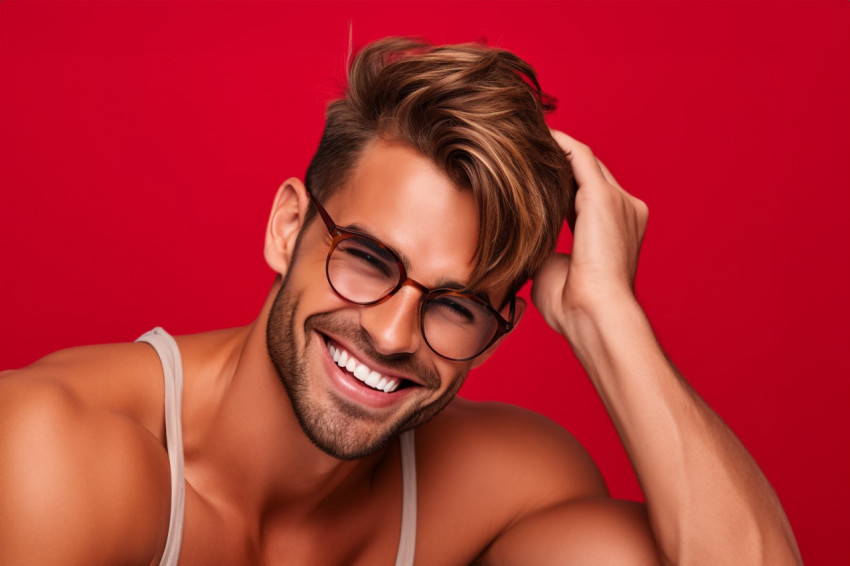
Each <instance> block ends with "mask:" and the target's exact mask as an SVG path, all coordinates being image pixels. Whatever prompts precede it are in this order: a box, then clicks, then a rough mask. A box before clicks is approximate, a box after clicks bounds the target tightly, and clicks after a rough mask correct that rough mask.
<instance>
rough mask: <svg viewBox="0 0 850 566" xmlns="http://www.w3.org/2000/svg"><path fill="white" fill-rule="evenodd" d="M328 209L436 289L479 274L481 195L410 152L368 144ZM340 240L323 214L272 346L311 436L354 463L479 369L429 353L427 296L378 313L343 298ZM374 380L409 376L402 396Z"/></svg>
mask: <svg viewBox="0 0 850 566" xmlns="http://www.w3.org/2000/svg"><path fill="white" fill-rule="evenodd" d="M324 205H325V208H326V209H327V211H328V213H329V214H330V216H331V217H332V218H333V220H334V222H335V223H336V224H337V225H338V226H340V227H343V228H349V229H353V230H356V231H358V232H361V233H365V234H368V235H370V236H372V237H374V238H376V239H378V240H380V241H381V242H383V243H384V244H387V245H389V246H390V247H391V248H392V249H393V250H394V251H395V252H396V253H397V254H398V256H399V257H400V258H402V260H403V261H404V262H405V263H406V268H407V272H408V275H409V276H410V277H411V278H413V279H415V280H417V281H419V282H420V283H422V284H424V285H426V286H428V287H429V288H434V287H443V286H447V285H449V286H450V285H451V284H453V283H460V284H463V283H465V282H466V281H467V280H468V277H469V275H470V274H471V272H472V258H473V255H474V252H475V246H476V243H477V236H478V220H477V211H476V207H475V203H474V201H473V199H472V197H471V195H469V194H468V193H467V192H461V191H459V190H458V189H456V188H455V187H454V186H453V185H452V184H451V183H450V182H449V181H448V179H446V178H445V176H444V175H443V174H442V173H441V172H440V171H439V170H438V169H437V168H436V167H435V166H434V165H433V164H432V163H431V162H430V161H429V160H428V159H427V158H425V157H423V156H421V155H419V154H418V153H417V152H416V151H415V150H413V149H410V148H409V147H407V146H405V145H401V144H390V143H387V142H375V143H373V144H371V145H369V146H367V148H366V149H365V151H364V153H363V155H362V157H361V159H360V161H359V163H358V165H357V167H356V168H355V170H354V171H353V174H352V176H351V179H350V181H349V183H348V184H347V186H346V187H344V188H342V189H340V190H339V191H337V192H336V193H335V194H334V195H333V196H331V197H330V198H329V199H327V201H326V202H325V203H324ZM330 241H331V237H330V235H329V234H328V231H327V229H326V228H325V226H324V224H323V223H322V222H321V221H320V220H319V219H318V218H317V219H316V221H313V222H311V223H310V224H309V225H308V226H307V227H306V228H305V229H304V232H303V234H302V235H301V238H300V240H299V244H298V245H299V247H298V252H297V254H296V258H295V259H294V261H293V264H292V265H291V267H290V269H289V271H288V272H287V273H286V277H285V280H284V283H283V285H282V287H281V289H280V291H279V293H278V295H277V297H276V299H275V301H274V305H273V307H272V310H271V314H270V318H269V326H268V345H269V352H270V355H271V358H272V361H273V362H274V364H275V367H276V368H277V371H278V374H279V375H280V378H281V381H282V382H283V384H284V385H285V387H286V389H287V391H288V393H289V396H290V399H291V401H292V405H293V408H294V411H295V414H296V416H297V417H298V419H299V422H300V423H301V426H302V428H303V429H304V431H305V433H306V434H307V435H308V437H309V438H310V439H311V440H312V441H313V442H314V443H315V444H316V445H317V446H319V447H320V448H321V449H322V450H324V451H325V452H327V453H329V454H331V455H333V456H335V457H337V458H341V459H353V458H359V457H362V456H365V455H366V454H369V453H371V452H374V451H375V450H377V449H379V448H380V447H381V446H383V445H384V444H385V443H386V441H387V440H388V439H389V438H391V437H392V436H394V435H396V434H398V433H399V432H401V431H403V430H407V429H410V428H413V427H415V426H417V425H419V424H421V423H423V422H425V421H427V420H429V419H430V418H431V417H433V416H434V415H436V414H437V413H438V412H439V411H440V410H441V409H442V408H443V407H445V406H446V404H447V403H448V402H449V401H450V400H451V399H452V398H453V397H454V395H455V393H456V392H457V390H458V389H459V388H460V386H461V384H462V383H463V380H464V377H465V376H466V373H467V372H468V371H469V368H470V366H471V363H472V362H452V361H449V360H446V359H444V358H441V357H440V356H438V355H437V354H435V353H434V352H433V351H431V349H430V348H429V347H428V345H427V344H426V343H425V341H424V339H423V337H422V334H421V332H420V328H419V304H420V299H421V298H422V292H421V291H420V290H419V289H416V288H415V287H413V286H404V287H402V288H401V289H400V290H399V291H398V292H397V293H396V294H395V295H393V296H391V297H390V298H389V299H388V300H386V301H385V302H383V303H381V304H378V305H372V306H359V305H354V304H352V303H349V302H347V301H345V300H343V299H341V298H340V297H338V296H337V295H336V294H335V293H334V292H333V290H332V289H331V288H330V286H329V285H328V282H327V278H326V276H325V262H326V258H327V253H328V249H329V245H330ZM485 291H489V292H491V293H492V292H493V290H490V289H485ZM491 296H493V295H492V294H491ZM340 357H341V358H342V361H340ZM334 358H336V361H335V359H334ZM351 360H354V361H351ZM340 363H342V364H343V365H344V366H345V367H340V365H339V364H340ZM372 372H377V374H380V377H385V378H387V379H389V380H399V386H398V388H396V389H395V390H392V391H391V392H389V393H387V392H385V391H382V390H379V389H376V388H375V387H371V386H369V385H367V384H366V383H364V382H363V381H362V379H363V378H364V376H365V379H366V380H367V381H370V382H374V380H376V379H377V378H376V377H375V376H374V375H373V374H372ZM358 376H359V377H360V378H361V379H358Z"/></svg>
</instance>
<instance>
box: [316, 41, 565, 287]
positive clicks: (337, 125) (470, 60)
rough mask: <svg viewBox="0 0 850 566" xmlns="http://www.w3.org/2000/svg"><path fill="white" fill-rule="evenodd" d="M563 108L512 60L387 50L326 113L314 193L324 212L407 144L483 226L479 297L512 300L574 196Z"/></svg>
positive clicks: (418, 44) (363, 59) (364, 61)
mask: <svg viewBox="0 0 850 566" xmlns="http://www.w3.org/2000/svg"><path fill="white" fill-rule="evenodd" d="M554 108H555V101H554V99H552V98H551V97H549V96H548V95H546V94H545V93H544V92H543V91H542V90H541V88H540V85H539V83H538V81H537V77H536V75H535V72H534V69H533V68H532V67H531V66H530V65H529V64H528V63H526V62H525V61H523V60H522V59H520V58H519V57H517V56H516V55H514V54H513V53H510V52H509V51H505V50H503V49H498V48H490V47H486V46H483V45H479V44H463V45H450V46H434V45H430V44H428V43H425V42H423V41H420V40H414V39H406V38H388V39H383V40H380V41H376V42H374V43H371V44H369V45H367V46H366V47H364V48H363V49H362V50H361V51H360V52H359V53H358V54H357V55H356V56H355V58H354V60H353V61H352V63H351V65H350V68H349V73H348V87H347V89H346V91H345V95H344V97H343V98H341V99H339V100H335V101H333V102H332V103H331V104H330V105H329V106H328V109H327V114H326V121H325V129H324V132H323V134H322V138H321V141H320V142H319V148H318V150H317V151H316V153H315V155H314V156H313V159H312V161H311V162H310V166H309V168H308V169H307V175H306V180H305V182H306V185H307V187H308V189H309V190H310V191H311V192H312V193H313V194H314V195H315V196H316V197H317V198H318V199H319V200H324V199H326V198H327V197H329V196H330V195H331V194H332V193H333V192H334V191H336V190H337V189H339V188H341V187H342V186H344V185H345V183H346V182H347V180H348V178H349V176H350V173H351V171H352V170H353V168H354V167H355V166H356V164H357V161H358V158H359V157H360V155H361V153H362V151H363V150H364V148H365V147H366V145H367V144H368V143H369V142H370V141H372V140H374V139H384V140H392V141H401V142H403V143H406V144H409V145H410V146H411V147H413V148H414V149H416V150H417V151H419V152H420V153H421V154H423V155H424V156H426V157H428V158H429V159H430V160H431V161H432V162H433V163H434V164H435V165H436V166H437V168H438V169H440V170H442V171H443V172H444V173H445V174H446V176H447V177H448V178H449V180H450V181H451V182H452V183H453V184H454V185H455V186H456V187H458V188H459V189H461V190H468V191H470V192H471V194H472V195H473V198H474V200H475V202H476V205H477V208H478V215H479V218H478V220H479V232H478V245H477V249H476V253H475V256H474V258H473V262H474V266H473V273H472V278H471V279H472V280H471V281H470V287H475V286H478V285H481V284H482V283H483V282H485V281H486V282H487V283H488V284H493V285H494V286H499V285H504V284H508V285H509V289H510V292H511V293H515V292H516V291H517V290H519V287H521V286H522V284H523V283H525V281H526V280H528V278H529V277H531V275H533V273H534V272H535V271H536V270H537V269H538V268H539V267H540V266H541V265H542V264H543V262H544V261H545V260H546V258H547V257H548V256H549V254H550V253H551V252H552V250H553V249H554V248H555V245H556V243H557V240H558V233H559V231H560V228H561V225H562V223H563V221H564V219H565V217H566V215H567V214H568V213H570V212H571V206H572V205H571V204H570V203H571V202H572V198H573V196H574V186H575V185H574V182H573V176H572V170H571V168H570V165H569V162H568V161H567V159H566V157H565V155H564V152H563V150H562V149H561V148H560V147H559V146H558V144H557V142H556V141H555V140H554V139H553V138H552V135H551V134H550V132H549V128H548V127H547V125H546V123H545V121H544V113H545V112H547V111H551V110H554Z"/></svg>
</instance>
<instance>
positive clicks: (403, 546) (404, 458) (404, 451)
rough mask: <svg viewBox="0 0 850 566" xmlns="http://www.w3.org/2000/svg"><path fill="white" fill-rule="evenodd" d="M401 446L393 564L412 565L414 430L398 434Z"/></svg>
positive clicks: (414, 513) (414, 547)
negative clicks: (398, 523) (398, 524)
mask: <svg viewBox="0 0 850 566" xmlns="http://www.w3.org/2000/svg"><path fill="white" fill-rule="evenodd" d="M399 443H400V445H401V446H400V448H401V482H402V503H401V535H400V537H399V542H398V555H397V556H396V561H395V566H413V559H414V556H415V555H416V504H417V501H416V445H415V443H414V431H413V430H408V431H405V432H403V433H401V435H400V436H399Z"/></svg>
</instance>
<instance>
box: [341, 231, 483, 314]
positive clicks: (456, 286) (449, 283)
mask: <svg viewBox="0 0 850 566" xmlns="http://www.w3.org/2000/svg"><path fill="white" fill-rule="evenodd" d="M337 228H341V229H343V230H347V231H349V232H354V233H356V234H360V235H362V236H367V237H369V238H372V239H373V240H375V241H378V242H381V244H383V245H384V247H386V248H387V249H388V250H390V251H391V252H393V253H394V254H395V255H396V257H397V258H398V259H400V260H401V264H402V265H403V266H404V269H405V271H410V258H409V257H408V256H406V255H405V254H403V253H402V252H401V251H399V250H397V249H396V248H394V247H393V246H391V245H390V244H388V243H386V242H385V241H383V240H381V239H380V238H378V237H376V236H375V235H374V234H372V233H371V232H369V230H368V229H366V228H365V227H363V226H361V225H360V224H356V223H355V224H346V225H345V226H337ZM432 289H451V290H453V291H460V292H461V293H465V294H467V295H472V296H473V297H477V298H479V299H481V300H482V301H484V302H486V303H487V304H488V305H492V304H493V303H492V301H491V300H490V295H489V294H488V293H487V292H486V291H482V290H479V289H470V288H469V287H467V286H466V285H465V284H464V283H461V282H460V281H457V280H455V279H440V280H438V281H437V284H436V285H435V286H434V287H432Z"/></svg>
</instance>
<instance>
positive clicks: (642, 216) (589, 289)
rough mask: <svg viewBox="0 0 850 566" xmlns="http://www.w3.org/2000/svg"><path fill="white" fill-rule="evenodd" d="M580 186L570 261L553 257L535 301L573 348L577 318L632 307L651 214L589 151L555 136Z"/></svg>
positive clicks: (538, 278) (538, 277)
mask: <svg viewBox="0 0 850 566" xmlns="http://www.w3.org/2000/svg"><path fill="white" fill-rule="evenodd" d="M552 135H553V137H554V138H555V140H556V141H557V142H558V143H559V144H560V146H561V147H562V148H563V150H564V152H565V153H566V154H567V159H569V160H570V163H571V165H572V167H573V174H574V175H575V179H576V182H577V184H578V193H577V194H576V199H575V210H576V223H575V231H574V237H573V249H572V254H571V255H565V254H558V253H555V254H553V255H552V257H551V258H550V259H549V261H548V262H547V263H546V264H545V265H544V266H543V267H542V268H541V269H540V270H539V271H538V272H537V274H535V276H534V286H533V289H532V293H531V298H532V301H533V302H534V304H535V306H536V307H537V308H538V310H539V311H540V312H541V313H542V314H543V317H544V318H545V319H546V322H547V323H548V324H549V326H551V327H552V328H553V329H554V330H556V331H557V332H559V333H561V334H563V335H564V336H566V337H567V338H568V339H569V340H570V342H573V341H574V340H576V339H577V338H578V336H577V335H576V333H577V330H576V328H575V325H574V324H571V318H572V315H573V314H578V313H584V314H588V315H590V316H593V315H594V314H597V313H598V311H599V310H600V309H604V308H606V307H614V306H615V305H617V304H621V301H624V300H626V301H634V294H633V285H634V278H635V272H636V270H637V262H638V254H639V253H640V245H641V241H642V240H643V235H644V232H645V230H646V222H647V218H648V214H649V213H648V209H647V207H646V205H645V204H644V203H643V202H642V201H641V200H639V199H637V198H635V197H633V196H631V195H630V194H628V193H627V192H626V191H624V190H623V188H622V187H621V186H620V185H619V183H617V181H616V179H614V177H613V176H612V175H611V172H610V171H608V169H607V168H606V167H605V165H603V164H602V163H601V162H600V161H599V160H598V159H596V157H595V156H594V155H593V153H592V152H591V151H590V148H589V147H587V146H586V145H584V144H582V143H580V142H578V141H576V140H575V139H573V138H571V137H570V136H568V135H566V134H564V133H563V132H559V131H557V130H552Z"/></svg>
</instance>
